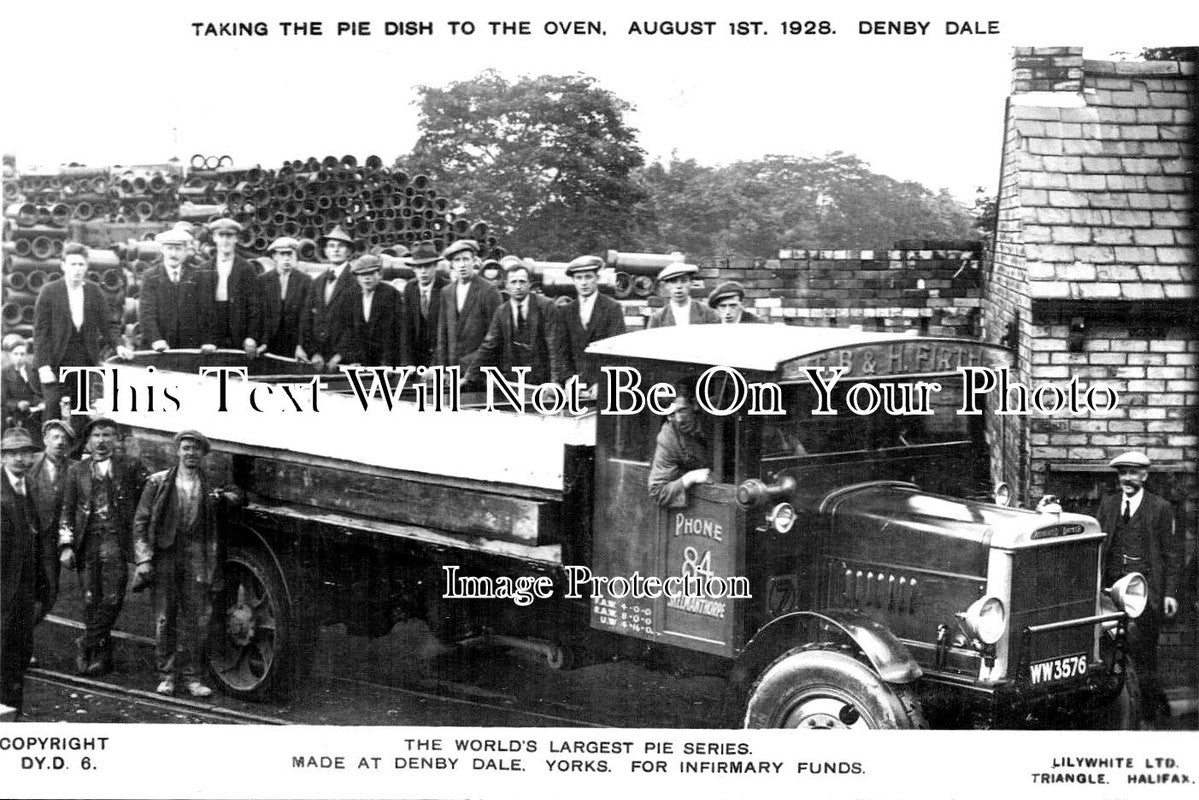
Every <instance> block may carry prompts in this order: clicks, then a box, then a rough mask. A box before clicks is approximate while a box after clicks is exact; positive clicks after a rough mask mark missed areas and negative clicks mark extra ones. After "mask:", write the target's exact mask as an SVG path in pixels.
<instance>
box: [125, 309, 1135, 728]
mask: <svg viewBox="0 0 1199 800" xmlns="http://www.w3.org/2000/svg"><path fill="white" fill-rule="evenodd" d="M590 353H591V354H592V355H593V356H594V357H595V358H596V359H598V361H599V363H600V365H601V366H602V367H603V368H606V369H607V374H609V375H611V376H614V375H616V374H617V373H620V374H623V375H624V376H625V378H624V379H623V380H625V381H626V383H627V382H628V379H629V376H630V375H634V374H635V375H636V376H639V377H640V380H641V383H640V388H641V389H648V388H649V386H650V385H651V384H653V383H658V382H664V383H668V384H671V383H675V382H679V381H683V382H688V383H691V384H692V385H697V387H698V392H699V394H700V395H702V396H703V398H704V399H705V402H706V403H707V404H708V405H709V406H711V407H712V411H713V412H714V413H706V414H701V420H702V424H703V426H704V438H705V440H706V442H707V447H708V449H709V452H710V453H711V479H710V481H709V482H708V483H706V484H698V485H695V486H693V487H691V489H690V490H689V495H688V498H687V501H686V506H685V507H683V508H673V509H668V508H661V507H659V506H658V505H657V504H656V503H655V501H654V500H653V499H651V496H650V494H649V491H648V489H647V480H648V473H649V470H650V463H651V460H652V458H653V454H654V448H655V438H656V435H657V433H658V430H659V428H660V426H661V424H662V416H661V415H660V412H661V409H660V408H658V409H655V408H653V407H652V404H649V403H647V404H646V406H645V407H644V408H643V409H641V410H639V411H637V412H636V413H627V414H617V413H612V412H614V411H615V404H614V403H613V402H611V401H613V400H614V399H615V398H614V394H615V391H614V387H615V386H616V384H615V383H614V382H613V383H612V385H611V386H610V385H608V382H604V383H601V385H600V387H599V395H598V398H597V405H596V406H594V407H588V408H585V410H584V413H582V414H569V413H559V414H546V415H543V414H538V413H533V412H529V411H527V410H525V411H517V410H512V409H507V410H496V409H493V410H487V409H486V408H484V407H482V403H483V402H484V398H477V397H471V396H466V397H464V398H463V407H462V408H461V409H460V410H456V411H451V410H440V411H438V410H435V402H434V395H435V394H436V393H435V392H433V391H432V390H431V389H430V390H426V389H422V388H421V387H416V388H415V389H413V388H406V389H404V390H402V391H401V390H400V389H399V388H398V387H396V386H395V385H394V381H393V382H392V383H391V384H386V383H384V382H378V383H372V381H373V380H374V377H373V376H371V375H369V374H367V373H362V374H360V379H359V381H358V382H357V387H356V388H355V386H354V384H353V382H350V381H348V380H347V378H346V376H344V375H342V376H332V377H329V376H326V377H323V378H319V379H316V378H314V376H312V375H311V374H308V371H307V367H306V366H305V365H301V364H296V363H295V362H290V361H286V360H280V359H272V358H259V359H257V360H255V361H252V362H249V363H248V364H247V363H246V362H245V361H244V360H243V359H242V357H240V356H238V355H236V354H230V353H223V352H222V353H218V354H215V355H205V354H200V353H196V352H173V353H166V354H142V355H139V356H138V357H137V358H136V359H134V361H132V362H120V364H119V368H118V369H116V370H115V373H114V374H115V375H116V376H117V378H119V380H118V381H117V383H116V384H115V385H112V378H111V376H110V377H109V380H108V383H109V385H108V386H107V387H106V391H107V396H106V399H105V400H104V401H103V402H104V403H106V404H109V405H110V406H111V409H110V412H111V416H113V417H115V418H116V419H117V420H118V421H120V422H122V423H124V424H126V425H127V426H129V428H130V430H131V431H132V435H131V436H130V437H129V438H128V441H127V448H128V449H129V451H130V452H131V453H133V454H135V455H139V456H140V457H142V458H144V459H146V460H147V461H148V462H150V464H151V466H153V467H155V468H163V467H165V466H166V465H167V464H168V463H170V460H171V457H172V447H171V436H172V435H173V433H175V432H176V431H178V430H180V429H184V428H198V429H200V430H202V431H204V432H205V433H206V434H207V435H208V436H210V437H211V438H212V440H213V443H214V451H213V453H212V454H211V456H210V457H209V461H208V469H209V470H210V472H211V473H213V474H214V475H216V476H217V479H218V480H221V481H224V482H227V483H235V484H237V485H238V486H239V487H241V488H242V489H243V490H244V491H245V493H246V494H247V496H248V497H249V503H248V505H246V506H245V507H244V508H242V509H239V510H236V511H233V512H231V513H230V515H229V517H228V519H227V520H225V523H224V524H225V531H226V534H227V539H228V551H227V557H226V559H225V580H224V586H223V589H222V590H221V592H220V594H219V596H218V599H217V602H216V612H215V613H214V621H213V631H212V636H211V645H210V651H211V652H210V661H211V668H212V672H213V675H214V677H215V679H216V680H217V681H218V683H219V685H220V686H221V687H222V688H223V689H224V691H226V692H228V693H230V694H233V695H237V696H242V697H249V698H264V697H269V696H271V695H274V694H278V693H281V692H287V691H292V690H295V689H297V688H299V687H300V686H301V685H302V681H303V678H304V675H305V671H306V670H307V669H308V666H309V664H310V663H311V656H312V652H313V649H314V648H313V641H314V637H315V634H316V631H317V626H319V625H326V624H335V623H345V624H346V625H348V626H349V629H350V630H351V631H352V632H354V633H358V634H367V635H374V636H381V635H384V634H386V633H387V632H388V631H389V630H390V629H391V628H392V626H393V625H394V624H395V623H396V622H397V621H399V620H403V619H407V618H412V617H416V618H421V619H424V620H426V621H427V623H428V625H429V627H430V629H431V630H432V632H433V633H434V634H435V635H436V636H437V637H438V638H439V639H440V640H442V641H444V642H447V643H453V642H459V641H463V640H466V639H469V638H473V637H478V636H482V635H490V636H495V637H503V639H502V641H505V642H508V643H511V644H519V645H522V646H526V647H530V648H533V649H535V650H537V651H538V652H541V653H542V654H544V655H545V657H546V659H547V661H548V662H549V663H550V664H551V665H552V666H555V667H560V668H565V667H580V666H584V665H586V664H588V663H594V662H597V661H602V660H610V659H612V658H632V659H641V660H643V661H645V662H646V663H647V664H651V665H654V666H657V667H664V668H668V669H677V670H685V671H689V672H702V673H715V674H719V675H723V676H725V677H727V678H728V679H729V684H728V685H729V687H730V688H729V698H730V702H729V703H728V708H729V709H731V711H730V713H729V716H728V718H727V719H719V720H717V719H714V720H712V724H713V725H714V726H717V725H726V724H730V723H731V724H737V723H739V724H743V725H745V726H751V727H792V728H795V727H798V728H838V727H847V728H917V727H923V726H926V725H929V724H931V725H935V726H943V727H971V726H976V727H977V726H1005V727H1018V726H1023V725H1042V726H1044V725H1050V726H1061V725H1083V726H1092V727H1106V726H1116V725H1128V724H1132V723H1134V722H1135V720H1133V719H1132V718H1131V716H1130V715H1131V714H1132V713H1133V709H1135V705H1136V704H1135V702H1132V701H1134V700H1135V697H1132V696H1131V695H1133V694H1135V692H1136V690H1137V682H1136V678H1135V675H1134V674H1133V673H1132V670H1131V664H1130V663H1129V662H1128V661H1127V660H1126V659H1125V658H1124V655H1123V642H1124V635H1125V632H1124V629H1125V623H1126V621H1127V620H1128V619H1129V618H1134V617H1136V616H1137V615H1138V614H1139V613H1140V612H1141V610H1142V608H1143V607H1144V603H1145V582H1144V579H1143V578H1142V577H1141V576H1139V575H1136V574H1130V575H1128V576H1125V578H1123V579H1121V580H1120V581H1118V582H1117V583H1116V584H1115V585H1113V586H1105V585H1103V582H1102V580H1101V570H1100V563H1101V558H1102V549H1103V545H1104V539H1105V537H1104V533H1103V532H1102V531H1101V530H1099V528H1098V525H1097V523H1096V522H1095V521H1094V520H1093V519H1091V518H1089V517H1084V516H1079V515H1072V514H1044V513H1036V512H1033V511H1026V510H1021V509H1018V508H1011V507H1001V506H999V505H995V504H993V503H992V502H991V501H990V499H989V496H988V495H989V478H988V469H989V468H988V466H987V448H986V443H985V442H984V441H983V437H982V433H981V431H982V427H983V426H982V425H981V420H980V418H979V417H978V416H977V415H963V414H959V413H957V412H958V410H959V407H960V406H961V405H962V395H963V385H962V374H963V373H962V372H961V371H960V368H963V367H981V368H989V369H990V368H1001V367H1003V366H1005V365H1006V364H1007V363H1008V362H1009V358H1010V357H1009V354H1008V352H1007V351H1005V350H1003V349H1001V348H998V347H995V346H991V345H986V344H982V343H980V342H977V341H967V340H951V339H938V338H919V337H915V336H904V335H896V334H885V333H869V332H861V331H853V330H845V329H833V328H802V327H792V326H783V325H740V326H699V327H689V328H665V329H657V330H651V331H639V332H634V333H629V334H625V335H622V336H618V337H614V338H611V339H607V340H604V341H602V342H597V343H596V344H594V345H592V346H591V348H590ZM113 366H117V362H114V363H113ZM213 366H237V367H246V368H248V377H247V378H246V379H240V378H237V377H229V375H228V373H224V377H223V378H222V377H220V376H219V375H217V376H214V375H213V374H211V373H210V374H207V375H197V374H195V373H197V372H199V371H200V368H202V367H213ZM151 367H153V369H151ZM713 367H716V368H718V369H715V370H712V368H713ZM833 367H836V368H838V369H839V372H837V373H835V374H836V375H837V376H838V377H837V380H836V382H835V383H832V386H831V388H827V389H826V390H824V395H825V396H824V400H825V401H826V402H828V403H831V409H832V410H835V411H836V412H837V413H836V414H820V413H817V412H818V410H819V406H820V402H819V401H820V400H821V394H822V392H821V391H818V387H819V386H821V385H825V386H827V385H828V383H826V384H821V383H820V382H819V381H818V380H816V379H814V378H816V377H817V376H821V377H823V378H824V379H825V380H826V381H828V382H829V383H831V382H832V381H831V377H832V376H833V375H834V373H833V372H831V371H830V368H833ZM616 368H626V369H624V370H618V369H616ZM627 368H632V369H633V370H636V371H637V372H636V373H632V372H630V371H629V370H628V369H627ZM705 373H707V375H708V377H707V379H706V380H704V381H699V379H700V378H701V377H702V376H704V375H705ZM615 380H616V379H615V378H610V381H615ZM921 382H923V386H924V388H923V390H921V388H920V384H921ZM905 385H906V386H908V387H909V389H911V387H916V390H915V392H913V393H909V394H906V395H905V394H904V390H903V389H902V387H903V386H905ZM933 385H935V387H936V388H935V389H931V390H930V387H931V386H933ZM856 387H865V388H856ZM368 389H375V390H377V391H376V392H375V393H374V394H372V395H371V396H370V397H367V396H366V395H368V394H371V393H370V392H369V391H366V390H368ZM389 391H390V392H391V394H388V392H389ZM626 393H627V391H626ZM360 395H361V396H360ZM384 395H386V397H385V396H384ZM436 396H437V397H440V396H441V395H436ZM630 396H631V395H630ZM905 397H906V401H904V402H907V403H909V404H910V403H916V404H917V406H918V405H919V403H920V401H921V398H922V399H923V404H924V407H923V408H922V409H921V408H918V407H908V408H906V409H904V408H896V407H895V406H896V404H897V403H899V402H900V401H901V400H902V399H903V398H905ZM872 398H873V399H875V400H879V405H878V407H877V408H876V409H875V410H874V411H873V413H867V412H869V411H870V409H869V405H870V401H871V399H872ZM168 399H169V402H168ZM148 400H149V401H155V400H156V401H157V402H156V404H155V405H154V406H153V410H148V408H147V407H148V402H147V401H148ZM132 403H136V404H137V407H136V409H134V408H131V404H132ZM888 404H890V407H888ZM509 405H511V403H509ZM597 409H598V411H597ZM851 409H852V410H851ZM625 410H628V409H625ZM916 410H923V411H925V412H927V413H921V414H916V413H898V412H901V411H907V412H912V411H916ZM763 411H774V412H781V413H761V412H763ZM888 411H890V412H896V413H888ZM980 487H986V488H985V489H982V491H980ZM980 494H981V495H982V496H983V498H984V499H980V497H979V495H980ZM962 498H966V499H962ZM584 568H585V569H584ZM586 570H590V573H587V572H586ZM588 574H589V575H591V576H599V579H598V580H595V581H593V582H592V583H590V584H586V583H581V581H582V580H583V578H584V577H586V576H587V575H588ZM687 576H690V577H693V578H696V577H698V578H702V579H704V582H703V586H704V590H703V591H702V592H700V593H699V594H698V595H697V594H696V593H695V592H690V593H687V592H684V593H682V594H681V595H680V593H679V592H675V593H670V592H668V591H664V590H663V591H659V593H658V594H657V595H654V593H653V587H652V586H650V587H648V588H646V587H645V586H642V587H641V588H640V589H637V588H636V587H634V585H633V583H634V579H635V578H637V577H640V578H642V579H645V578H653V579H657V580H658V581H660V582H661V584H659V588H661V586H665V585H666V579H668V578H672V577H675V578H681V577H687ZM713 577H715V578H722V579H727V580H723V581H717V582H715V583H713V582H712V581H710V580H709V579H711V578H713ZM466 578H469V579H471V580H468V581H465V585H467V586H469V587H471V589H472V591H469V592H465V593H464V592H463V591H462V589H461V587H462V586H463V585H464V582H463V579H466ZM734 578H736V579H739V580H736V581H734V580H733V579H734ZM522 579H523V580H522ZM538 579H541V580H540V582H538ZM619 579H626V580H624V581H622V580H619ZM571 581H574V583H573V584H572V583H571ZM737 585H740V586H741V587H742V591H740V592H738V591H727V590H728V589H730V588H734V589H735V587H736V586H737ZM520 586H523V587H524V589H525V590H526V591H525V593H524V594H523V595H521V594H520V592H519V591H518V588H519V587H520ZM580 586H581V588H580ZM722 586H723V588H722ZM534 587H540V588H539V589H538V588H534ZM572 587H574V588H575V589H576V590H577V591H576V592H575V594H577V595H578V596H577V597H571V596H568V595H569V594H570V589H571V588H572ZM746 587H747V591H746V590H745V589H746ZM484 589H485V590H487V591H488V592H490V594H489V595H487V597H488V599H479V597H478V595H479V594H480V593H482V592H483V590H484ZM593 589H594V590H595V591H594V592H593V591H592V590H593ZM722 591H723V592H724V593H723V594H722ZM521 600H523V601H524V602H519V601H521Z"/></svg>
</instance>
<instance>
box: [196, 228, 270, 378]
mask: <svg viewBox="0 0 1199 800" xmlns="http://www.w3.org/2000/svg"><path fill="white" fill-rule="evenodd" d="M241 230H242V227H241V225H240V224H239V223H238V222H237V221H236V220H232V219H229V218H228V217H222V218H221V219H218V220H214V221H212V222H210V223H208V233H209V235H210V236H211V237H212V241H213V244H215V245H216V252H215V253H214V254H213V257H212V264H211V265H209V268H208V269H207V270H206V271H205V272H204V273H203V274H204V313H205V318H204V327H205V334H204V336H203V338H204V340H205V341H207V342H211V343H212V344H215V345H216V346H217V347H221V348H228V349H234V350H245V351H246V355H247V356H250V357H253V356H256V355H257V354H258V342H257V340H256V338H255V332H256V331H255V329H256V327H257V324H256V321H255V319H254V317H255V315H256V314H257V313H258V270H257V269H255V265H254V264H251V263H250V262H249V261H247V260H246V259H244V258H242V257H241V256H239V255H238V254H237V236H238V234H240V233H241Z"/></svg>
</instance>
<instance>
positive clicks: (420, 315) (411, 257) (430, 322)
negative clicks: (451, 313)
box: [400, 242, 446, 367]
mask: <svg viewBox="0 0 1199 800" xmlns="http://www.w3.org/2000/svg"><path fill="white" fill-rule="evenodd" d="M440 260H441V253H440V252H438V250H437V248H436V247H434V246H433V243H432V242H417V243H416V245H415V246H414V247H413V248H412V252H411V253H409V254H408V258H407V259H405V263H406V264H407V265H408V266H410V267H412V272H413V274H414V275H415V278H414V279H413V280H410V281H408V283H407V285H406V286H404V308H403V313H401V314H400V324H401V326H402V327H403V333H402V335H401V336H400V350H401V353H400V362H401V363H402V364H403V365H404V366H413V367H428V366H432V364H433V363H434V361H433V360H434V358H435V356H436V354H437V319H438V315H439V313H440V311H441V290H442V288H443V287H444V286H445V284H446V279H445V276H444V275H443V274H442V273H441V270H439V269H438V261H440Z"/></svg>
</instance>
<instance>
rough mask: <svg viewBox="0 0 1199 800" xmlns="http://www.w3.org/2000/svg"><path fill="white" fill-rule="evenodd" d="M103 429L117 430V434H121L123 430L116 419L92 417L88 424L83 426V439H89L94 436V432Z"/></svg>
mask: <svg viewBox="0 0 1199 800" xmlns="http://www.w3.org/2000/svg"><path fill="white" fill-rule="evenodd" d="M101 427H103V428H116V429H117V433H120V432H121V430H122V428H121V424H120V423H119V422H117V421H116V420H115V419H111V418H109V417H92V418H91V419H90V420H88V423H87V424H86V425H84V426H83V438H84V439H87V438H88V437H89V436H91V435H92V431H94V430H95V429H96V428H101Z"/></svg>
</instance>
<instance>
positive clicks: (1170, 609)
mask: <svg viewBox="0 0 1199 800" xmlns="http://www.w3.org/2000/svg"><path fill="white" fill-rule="evenodd" d="M1109 466H1111V467H1112V468H1113V469H1114V470H1116V482H1117V484H1118V485H1119V488H1120V491H1119V493H1118V494H1114V495H1108V496H1106V497H1104V498H1103V499H1102V500H1100V501H1099V510H1098V512H1097V513H1096V514H1095V517H1096V518H1097V519H1098V520H1099V524H1100V526H1101V527H1102V528H1103V530H1104V531H1105V532H1106V533H1107V546H1106V547H1107V549H1106V551H1105V555H1104V561H1103V580H1104V584H1105V585H1107V586H1110V585H1111V584H1112V583H1114V582H1115V581H1117V580H1119V579H1120V578H1121V577H1123V576H1124V575H1126V574H1128V573H1129V572H1139V573H1141V574H1142V575H1144V576H1145V580H1146V582H1147V583H1148V584H1149V602H1148V603H1147V605H1146V606H1145V611H1144V613H1143V614H1141V616H1140V617H1139V618H1137V619H1136V620H1134V621H1133V622H1131V623H1129V632H1128V637H1129V638H1128V655H1129V656H1130V657H1131V659H1132V663H1133V665H1134V666H1135V667H1136V670H1137V675H1138V677H1139V678H1140V681H1141V720H1142V724H1143V725H1145V726H1146V727H1151V726H1152V725H1153V723H1154V721H1155V720H1156V718H1157V708H1158V704H1159V702H1162V700H1163V698H1162V694H1161V688H1160V684H1159V682H1158V675H1157V639H1158V632H1159V629H1160V623H1161V616H1162V615H1163V614H1164V615H1165V617H1166V618H1167V619H1172V618H1173V617H1174V615H1175V614H1176V613H1177V612H1178V600H1177V597H1178V579H1179V571H1180V568H1181V558H1180V556H1181V551H1182V548H1181V545H1180V542H1179V536H1178V531H1177V526H1176V524H1175V518H1174V508H1173V506H1171V505H1170V503H1169V502H1168V501H1167V500H1165V499H1164V498H1161V497H1158V496H1157V495H1155V494H1151V493H1150V492H1148V491H1146V490H1145V481H1147V480H1148V479H1149V467H1150V466H1151V464H1150V461H1149V457H1148V456H1146V455H1145V454H1144V453H1141V452H1136V451H1131V452H1127V453H1122V454H1120V455H1118V456H1116V457H1115V458H1113V459H1112V460H1111V461H1110V462H1109Z"/></svg>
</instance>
